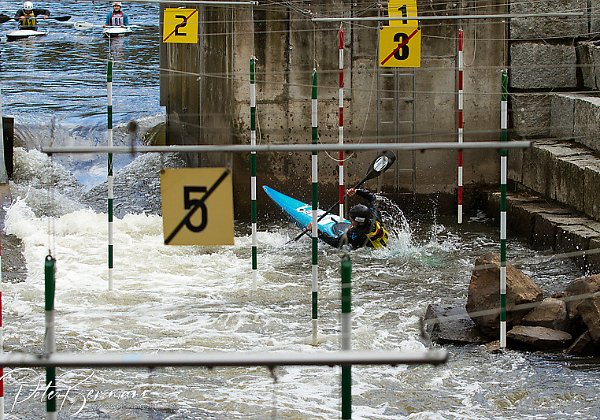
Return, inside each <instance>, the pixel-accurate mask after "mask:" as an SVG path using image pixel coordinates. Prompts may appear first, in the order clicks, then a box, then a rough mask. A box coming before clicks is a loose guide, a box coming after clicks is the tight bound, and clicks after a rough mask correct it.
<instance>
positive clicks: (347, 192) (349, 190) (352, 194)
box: [346, 188, 356, 197]
mask: <svg viewBox="0 0 600 420" xmlns="http://www.w3.org/2000/svg"><path fill="white" fill-rule="evenodd" d="M354 194H356V189H355V188H348V191H346V195H347V196H348V197H352V196H354Z"/></svg>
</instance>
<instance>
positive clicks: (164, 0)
mask: <svg viewBox="0 0 600 420" xmlns="http://www.w3.org/2000/svg"><path fill="white" fill-rule="evenodd" d="M127 2H128V3H159V4H177V5H186V4H201V5H206V6H258V1H212V0H196V1H194V0H182V1H172V0H127Z"/></svg>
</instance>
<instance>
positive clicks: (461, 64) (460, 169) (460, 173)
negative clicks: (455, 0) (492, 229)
mask: <svg viewBox="0 0 600 420" xmlns="http://www.w3.org/2000/svg"><path fill="white" fill-rule="evenodd" d="M457 61H458V133H457V134H458V143H462V142H463V107H464V97H463V70H464V59H463V30H462V29H459V30H458V60H457ZM457 192H458V223H462V216H463V215H462V212H463V151H462V150H459V151H458V191H457Z"/></svg>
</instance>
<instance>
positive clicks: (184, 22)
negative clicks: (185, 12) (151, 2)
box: [163, 10, 198, 42]
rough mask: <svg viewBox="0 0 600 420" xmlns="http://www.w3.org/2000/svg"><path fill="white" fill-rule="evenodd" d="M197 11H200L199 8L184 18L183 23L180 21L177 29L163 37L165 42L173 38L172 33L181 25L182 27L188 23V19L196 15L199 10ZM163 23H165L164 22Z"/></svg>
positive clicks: (176, 27)
mask: <svg viewBox="0 0 600 420" xmlns="http://www.w3.org/2000/svg"><path fill="white" fill-rule="evenodd" d="M197 11H198V10H194V11H193V12H192V13H190V15H189V16H187V17H186V18H185V20H184V21H183V22H182V23H179V24H177V25H175V29H173V30H172V31H171V33H170V34H169V35H167V36H166V37H165V38H164V39H163V42H167V39H169V38H171V35H173V34H174V33H175V32H177V29H179V28H180V27H182V26H185V25H187V21H188V20H190V18H191V17H192V16H194V15H195V14H196V12H197ZM163 25H164V23H163Z"/></svg>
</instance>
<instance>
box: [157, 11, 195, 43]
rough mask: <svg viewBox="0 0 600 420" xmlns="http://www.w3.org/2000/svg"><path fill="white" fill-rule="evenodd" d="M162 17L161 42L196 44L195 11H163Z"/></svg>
mask: <svg viewBox="0 0 600 420" xmlns="http://www.w3.org/2000/svg"><path fill="white" fill-rule="evenodd" d="M163 16H164V21H163V42H172V43H181V44H197V43H198V10H197V9H165V13H164V15H163Z"/></svg>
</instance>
